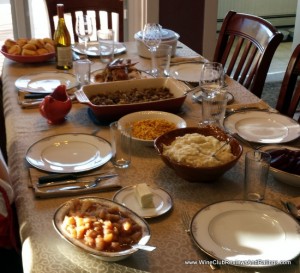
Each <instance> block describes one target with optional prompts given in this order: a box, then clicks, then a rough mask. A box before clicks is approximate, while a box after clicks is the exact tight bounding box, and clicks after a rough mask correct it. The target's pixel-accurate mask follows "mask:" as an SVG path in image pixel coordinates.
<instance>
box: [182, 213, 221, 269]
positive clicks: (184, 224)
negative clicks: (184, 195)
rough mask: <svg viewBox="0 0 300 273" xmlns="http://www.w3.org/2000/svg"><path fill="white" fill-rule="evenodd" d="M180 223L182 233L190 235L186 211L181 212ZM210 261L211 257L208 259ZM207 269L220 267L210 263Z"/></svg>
mask: <svg viewBox="0 0 300 273" xmlns="http://www.w3.org/2000/svg"><path fill="white" fill-rule="evenodd" d="M181 222H182V224H183V227H184V231H185V232H186V233H187V234H189V235H190V234H191V217H190V215H189V213H188V212H187V211H185V210H184V211H182V213H181ZM209 258H210V259H211V257H209ZM209 267H210V268H211V269H212V270H218V269H220V266H219V265H215V264H213V263H210V264H209Z"/></svg>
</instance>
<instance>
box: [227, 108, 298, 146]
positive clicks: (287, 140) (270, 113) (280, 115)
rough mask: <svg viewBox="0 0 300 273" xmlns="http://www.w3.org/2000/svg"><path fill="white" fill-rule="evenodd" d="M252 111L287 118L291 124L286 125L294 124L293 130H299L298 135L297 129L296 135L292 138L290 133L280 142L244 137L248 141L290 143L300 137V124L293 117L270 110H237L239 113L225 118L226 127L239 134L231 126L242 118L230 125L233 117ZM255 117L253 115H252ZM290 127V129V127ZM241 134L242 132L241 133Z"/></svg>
mask: <svg viewBox="0 0 300 273" xmlns="http://www.w3.org/2000/svg"><path fill="white" fill-rule="evenodd" d="M250 113H254V114H257V115H270V116H279V117H281V118H284V119H286V121H289V125H286V124H285V126H287V127H288V126H290V125H293V126H292V129H293V130H298V135H296V133H297V131H295V132H294V133H295V136H294V137H293V138H292V137H291V136H290V137H289V133H288V135H287V136H286V137H285V138H284V139H283V140H282V141H280V142H276V143H274V142H269V141H259V140H249V139H248V138H246V137H244V136H243V138H245V139H246V140H247V141H250V142H254V143H262V144H281V143H288V142H291V141H293V140H296V139H297V138H299V137H300V124H299V123H298V122H297V121H296V120H294V119H292V118H291V117H288V116H285V115H283V114H281V113H277V112H269V111H259V110H249V111H242V112H237V113H233V114H230V115H228V116H227V117H225V118H224V128H225V129H226V130H228V131H230V132H231V133H237V134H239V132H238V131H237V130H236V129H235V128H231V127H233V126H234V125H235V124H236V122H237V121H241V119H238V120H237V121H234V123H232V122H231V126H228V123H229V122H230V119H232V118H237V117H238V116H239V115H245V114H250ZM252 118H253V116H252ZM273 120H275V119H273ZM288 129H290V128H289V127H288ZM239 135H240V134H239Z"/></svg>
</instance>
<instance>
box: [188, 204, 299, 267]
mask: <svg viewBox="0 0 300 273" xmlns="http://www.w3.org/2000/svg"><path fill="white" fill-rule="evenodd" d="M224 203H225V204H226V203H230V204H242V205H245V204H246V205H250V204H252V205H253V206H263V207H268V208H269V209H271V210H273V211H275V212H276V213H279V214H282V215H284V216H285V217H287V218H288V219H289V220H290V221H291V224H292V223H293V224H295V229H297V233H296V235H297V234H298V235H299V234H300V227H299V223H298V222H297V221H296V220H295V219H294V218H293V217H292V216H291V215H290V214H288V213H286V212H284V211H282V210H280V209H279V208H277V207H275V206H273V205H270V204H266V203H259V202H255V201H250V200H242V199H236V200H225V201H219V202H215V203H212V204H209V205H207V206H205V207H203V208H201V209H200V210H198V211H197V212H196V213H195V214H194V215H193V217H192V220H191V223H190V233H191V237H192V240H193V241H194V243H195V244H196V246H197V247H198V248H199V249H200V250H202V251H203V252H204V253H206V254H207V255H209V256H211V257H213V258H214V259H216V260H222V261H226V262H228V263H230V264H231V265H233V266H237V267H245V268H267V267H273V266H277V265H279V264H271V263H270V264H259V265H257V264H254V265H253V264H249V263H248V264H247V263H245V264H239V263H236V264H235V263H234V261H241V260H242V259H233V260H230V259H228V258H227V259H226V257H225V258H222V257H218V256H217V255H215V254H214V253H211V251H209V250H207V249H205V248H204V247H203V246H202V245H201V243H199V242H198V241H197V239H196V238H195V235H194V232H193V224H194V222H195V219H196V217H197V216H198V215H199V214H201V213H202V212H204V211H205V210H210V208H211V207H212V206H220V205H223V204H224ZM227 211H230V210H227ZM231 211H232V210H231ZM258 211H260V210H258ZM222 212H223V211H222ZM262 213H263V212H262ZM220 214H221V212H220V211H219V214H218V215H220ZM204 222H205V221H204ZM208 226H209V223H207V224H206V227H208ZM207 237H209V232H208V229H207ZM202 238H204V239H205V238H206V236H202ZM299 241H300V237H299ZM299 254H300V249H299V250H298V253H297V254H294V255H293V256H292V257H289V258H287V259H286V260H285V261H291V260H292V259H294V258H295V257H297V256H298V255H299ZM227 257H228V256H227ZM232 257H234V255H233V256H232ZM249 260H250V259H249V258H248V261H249ZM268 260H270V259H268ZM245 261H247V260H245ZM282 261H283V260H282Z"/></svg>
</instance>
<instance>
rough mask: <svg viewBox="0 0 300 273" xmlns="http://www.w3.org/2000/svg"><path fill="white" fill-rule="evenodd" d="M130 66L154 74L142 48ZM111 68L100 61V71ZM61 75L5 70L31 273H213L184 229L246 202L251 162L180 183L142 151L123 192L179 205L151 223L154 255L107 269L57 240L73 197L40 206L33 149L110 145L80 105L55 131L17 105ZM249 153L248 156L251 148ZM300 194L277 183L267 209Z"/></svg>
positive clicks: (8, 64) (289, 269) (185, 112)
mask: <svg viewBox="0 0 300 273" xmlns="http://www.w3.org/2000/svg"><path fill="white" fill-rule="evenodd" d="M126 46H127V49H128V50H127V53H126V54H124V55H122V56H121V57H124V58H131V59H132V61H133V62H135V61H138V64H137V67H138V68H141V69H149V64H150V62H149V60H147V59H142V58H140V57H138V55H137V53H136V48H135V44H134V43H127V44H126ZM177 55H178V56H194V55H195V53H194V52H193V51H191V50H189V49H188V48H186V47H185V46H184V45H183V48H182V49H177ZM100 67H103V65H101V64H100V63H98V60H94V64H93V65H92V69H93V70H94V69H97V68H100ZM49 70H52V71H53V70H55V65H54V63H46V64H31V65H30V64H27V65H26V64H19V63H15V62H12V61H9V60H6V61H5V63H4V68H3V83H4V108H5V119H6V126H7V132H6V133H7V140H8V144H7V147H8V156H9V167H10V172H11V176H12V183H13V186H14V189H15V192H16V207H17V214H18V219H19V224H20V235H21V240H22V253H23V263H24V272H26V273H29V272H36V273H42V272H45V273H46V272H47V273H51V272H55V273H57V272H115V273H117V272H144V271H145V272H155V273H157V272H161V273H168V272H170V273H174V272H211V269H210V267H209V266H208V265H201V264H200V263H199V262H198V261H200V260H206V259H207V256H206V255H205V254H204V253H203V252H202V251H201V250H199V249H198V248H197V247H196V246H195V245H194V243H193V242H192V240H191V238H190V237H189V235H188V234H186V233H185V231H184V227H183V225H182V223H181V220H180V219H181V216H180V215H181V211H182V210H187V211H188V212H189V214H190V215H194V214H195V213H196V212H197V211H198V210H199V209H201V208H203V207H204V206H206V205H208V204H211V203H214V202H218V201H222V200H230V199H239V198H242V191H243V177H244V174H243V171H244V159H243V157H242V158H241V159H240V160H239V162H238V163H237V165H236V166H235V167H234V168H233V169H232V170H230V171H229V172H228V173H226V174H225V175H224V176H223V177H222V178H220V179H219V180H218V181H215V182H213V183H203V184H198V183H189V182H187V181H184V180H182V179H181V178H179V177H177V176H176V175H175V173H174V172H173V171H172V170H171V169H169V168H168V167H166V166H165V164H164V163H163V162H162V161H161V159H160V158H159V156H158V155H157V153H156V152H155V150H154V149H153V148H151V147H144V146H134V149H133V157H132V165H131V166H130V168H128V169H126V170H117V171H118V172H119V174H120V181H121V184H122V186H127V185H134V184H136V183H138V182H146V183H148V184H149V185H151V186H155V187H161V188H163V189H164V190H166V191H167V192H169V194H170V195H171V196H172V198H173V202H174V206H173V209H172V210H171V211H170V212H168V213H167V214H165V215H163V216H160V217H157V218H153V219H149V220H147V221H148V223H149V224H150V228H151V233H152V236H151V240H150V242H149V244H150V245H154V246H156V247H157V249H156V250H155V251H153V252H145V251H139V252H138V253H136V254H134V255H133V256H131V257H130V258H128V259H126V260H124V261H121V262H116V263H107V262H102V261H100V260H99V259H97V258H95V257H92V256H90V255H87V254H86V253H84V252H82V251H80V250H79V249H77V248H74V247H73V246H71V245H70V244H68V243H67V242H65V241H64V240H62V238H60V236H59V235H58V234H57V233H56V231H55V230H54V228H53V225H52V218H53V214H54V212H55V210H56V209H57V208H58V206H59V205H61V204H62V203H64V202H66V201H67V200H69V199H70V197H62V198H51V199H37V198H35V196H34V194H33V191H32V189H31V188H29V187H28V180H29V173H28V168H29V165H28V163H27V162H26V160H25V155H26V151H27V149H28V148H29V147H30V146H31V145H32V144H33V143H35V142H36V141H38V140H40V139H42V138H45V137H47V136H51V135H56V134H61V133H72V132H76V133H88V134H92V133H93V132H95V130H97V133H96V134H97V135H98V136H101V137H103V138H106V139H108V128H107V127H105V126H101V127H99V126H97V125H95V124H94V123H93V122H92V121H91V120H90V118H89V116H88V114H87V109H88V108H87V106H85V105H81V104H78V103H77V104H75V103H74V104H73V108H72V110H71V112H70V113H69V115H68V116H67V121H66V122H65V123H64V124H62V125H56V126H53V125H49V124H48V123H47V121H46V120H45V119H44V118H43V117H42V116H41V115H40V113H39V111H38V109H37V108H35V109H22V108H21V107H20V106H19V105H18V102H17V90H16V88H15V86H14V82H15V80H16V79H17V78H18V77H20V76H23V75H25V74H29V73H36V72H40V71H49ZM228 85H229V86H228V89H229V91H230V92H231V93H232V94H233V95H234V97H235V100H236V102H241V103H242V102H244V103H249V102H257V101H258V99H257V98H256V97H255V96H253V95H252V94H251V93H250V92H248V91H247V90H246V89H244V88H243V87H242V86H240V85H239V84H237V83H236V82H234V81H231V80H228ZM178 114H179V115H180V116H181V117H183V118H184V119H185V120H186V121H187V124H188V125H189V126H197V122H198V121H199V119H200V117H201V111H200V105H199V104H198V103H194V102H192V100H191V98H190V95H189V96H188V98H187V99H186V102H185V104H184V107H183V109H182V111H181V112H180V113H178ZM244 148H245V151H246V150H247V149H248V148H247V147H244ZM114 193H115V192H114V191H112V192H105V193H95V194H93V195H94V196H99V197H104V198H112V197H113V195H114ZM299 194H300V188H295V187H291V186H288V185H285V184H283V183H280V182H278V181H275V180H274V179H273V178H272V176H269V180H268V187H267V192H266V200H265V202H266V203H269V204H272V205H275V206H277V207H278V208H281V209H283V207H282V205H281V203H280V199H281V198H289V197H295V196H299ZM219 272H231V273H234V272H286V273H296V272H299V265H295V264H292V265H289V266H279V267H273V268H268V269H259V270H255V269H246V268H242V267H233V266H226V265H224V266H221V269H220V270H219Z"/></svg>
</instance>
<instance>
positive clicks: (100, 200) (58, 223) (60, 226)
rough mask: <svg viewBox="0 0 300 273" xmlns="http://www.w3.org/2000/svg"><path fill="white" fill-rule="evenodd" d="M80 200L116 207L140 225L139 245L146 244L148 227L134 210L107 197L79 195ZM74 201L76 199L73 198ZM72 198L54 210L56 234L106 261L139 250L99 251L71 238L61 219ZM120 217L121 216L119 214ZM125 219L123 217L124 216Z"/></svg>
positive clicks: (148, 234) (123, 256) (72, 202)
mask: <svg viewBox="0 0 300 273" xmlns="http://www.w3.org/2000/svg"><path fill="white" fill-rule="evenodd" d="M78 200H80V201H87V202H89V203H91V204H92V205H93V204H100V205H101V206H102V207H103V208H107V209H108V210H109V209H118V210H119V212H120V213H119V214H122V215H127V217H129V218H130V219H132V220H133V221H134V222H135V223H136V224H137V225H139V226H140V227H141V232H142V237H141V238H140V240H139V244H140V245H146V244H147V242H148V241H149V240H150V227H149V225H148V224H147V222H146V221H145V220H144V219H143V218H141V217H140V216H138V215H137V214H136V213H135V212H133V211H132V210H130V209H128V208H127V207H125V206H123V205H121V204H119V203H117V202H114V201H111V200H109V199H105V198H99V197H81V198H78ZM75 201H76V200H75ZM73 204H74V200H69V201H67V202H66V203H64V204H62V205H61V206H60V207H59V208H58V209H57V210H56V212H55V214H54V218H53V225H54V228H55V229H56V231H57V232H58V234H59V235H60V236H61V237H62V238H63V239H65V240H66V241H67V242H69V243H70V244H72V245H73V246H76V247H78V248H80V249H81V250H83V251H85V252H86V253H88V254H90V255H93V256H94V257H97V258H99V259H100V260H103V261H107V262H115V261H120V260H123V259H125V258H128V257H129V256H131V255H132V254H134V253H136V252H137V251H139V250H138V249H137V248H134V247H131V248H129V249H127V250H123V251H115V252H109V251H100V250H96V249H95V248H92V247H89V246H87V245H86V244H85V243H83V242H82V241H80V240H78V239H76V238H73V237H71V236H70V234H69V233H68V232H67V231H66V229H65V228H64V226H63V221H64V218H65V215H66V214H68V212H69V211H70V209H71V208H72V207H73ZM121 217H122V216H121ZM124 219H125V218H124Z"/></svg>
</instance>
